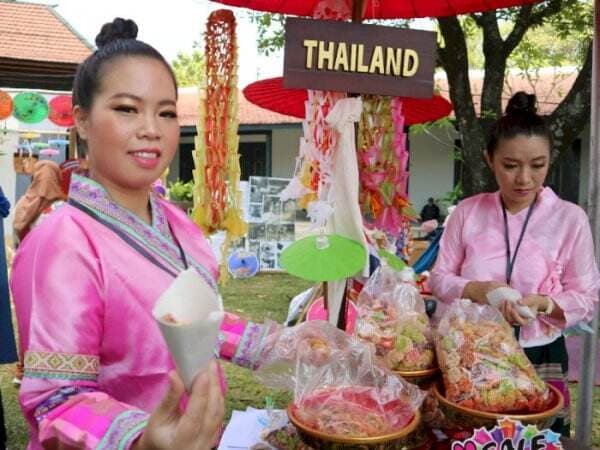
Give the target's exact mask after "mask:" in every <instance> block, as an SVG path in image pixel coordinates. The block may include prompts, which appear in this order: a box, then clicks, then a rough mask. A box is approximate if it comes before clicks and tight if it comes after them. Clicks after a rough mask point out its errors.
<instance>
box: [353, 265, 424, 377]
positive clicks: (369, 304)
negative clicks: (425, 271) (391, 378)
mask: <svg viewBox="0 0 600 450" xmlns="http://www.w3.org/2000/svg"><path fill="white" fill-rule="evenodd" d="M407 280H410V278H409V277H407V276H406V274H404V273H402V272H396V271H394V270H393V269H391V268H390V267H388V266H386V265H382V266H380V267H379V268H378V269H377V270H376V271H375V272H374V273H373V275H372V276H371V278H369V280H368V281H367V283H366V284H365V287H364V288H363V290H362V291H361V293H360V295H359V296H358V301H357V307H358V321H357V325H356V334H357V336H358V337H359V338H361V339H363V340H366V341H369V342H372V343H373V344H374V345H375V348H376V352H377V356H379V357H382V358H383V360H384V361H385V364H386V366H387V367H388V368H389V369H391V370H400V371H416V370H423V369H430V368H432V367H434V366H435V353H434V343H433V333H432V331H431V327H430V325H429V317H427V314H426V312H425V303H424V301H423V299H422V298H421V295H420V294H419V291H418V289H417V288H416V287H415V286H414V285H413V284H412V283H410V282H408V281H407Z"/></svg>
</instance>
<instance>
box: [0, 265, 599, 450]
mask: <svg viewBox="0 0 600 450" xmlns="http://www.w3.org/2000/svg"><path fill="white" fill-rule="evenodd" d="M309 286H310V284H309V283H307V282H306V281H303V280H300V279H298V278H294V277H291V276H289V275H284V274H271V275H264V274H261V275H258V276H256V277H254V278H251V279H249V280H232V281H231V282H230V283H229V284H228V285H227V286H226V287H225V288H224V289H223V291H222V293H223V299H224V302H225V308H226V309H227V310H228V311H231V312H233V313H236V314H239V315H240V316H243V317H246V318H248V319H251V320H254V321H261V322H262V321H264V320H265V319H271V320H274V321H276V322H282V321H283V320H285V317H286V315H287V310H288V304H289V301H290V300H291V299H292V297H293V296H294V295H296V294H297V293H299V292H301V291H302V290H304V289H306V288H307V287H309ZM13 370H14V369H13V366H12V365H7V366H0V389H1V391H2V397H3V402H4V411H5V418H6V421H7V427H8V436H9V437H8V439H9V441H8V446H9V447H10V448H11V449H12V450H21V449H24V448H25V446H26V443H27V439H28V437H27V434H28V433H27V426H26V424H25V421H24V420H23V417H22V415H21V411H20V409H19V406H18V404H17V392H18V391H17V390H16V389H15V388H14V387H13V386H12V382H11V380H12V378H13ZM225 372H226V374H227V382H228V385H229V390H228V392H227V399H226V406H227V418H229V416H230V415H231V411H232V410H233V409H242V410H243V409H246V407H247V406H253V407H256V408H261V407H264V405H265V397H266V396H271V397H273V399H274V401H275V406H276V407H284V406H285V405H287V403H288V402H289V400H290V398H291V396H290V395H289V394H288V393H285V392H274V391H271V390H269V389H266V388H264V387H263V386H262V385H260V384H259V383H258V382H257V381H256V380H255V379H254V378H253V377H252V373H251V372H250V371H248V370H246V369H242V368H239V367H236V366H233V365H231V364H225ZM576 390H577V387H576V386H575V385H574V386H572V389H571V393H572V394H573V398H574V400H573V404H575V402H576V399H575V396H576ZM594 405H595V408H594V417H593V421H594V432H593V438H592V439H593V445H594V446H600V388H599V387H597V388H596V389H595V393H594ZM572 409H573V410H574V405H573V408H572Z"/></svg>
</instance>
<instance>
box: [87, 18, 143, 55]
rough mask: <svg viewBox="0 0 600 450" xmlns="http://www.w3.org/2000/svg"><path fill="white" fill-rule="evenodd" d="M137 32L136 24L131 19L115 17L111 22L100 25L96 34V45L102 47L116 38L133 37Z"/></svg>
mask: <svg viewBox="0 0 600 450" xmlns="http://www.w3.org/2000/svg"><path fill="white" fill-rule="evenodd" d="M137 34H138V26H137V25H136V23H135V22H134V21H133V20H131V19H122V18H121V17H117V18H116V19H115V20H113V21H112V22H108V23H105V24H104V25H102V29H101V30H100V33H98V36H96V46H97V47H98V48H102V47H104V46H105V45H106V44H108V43H109V42H112V41H116V40H117V39H135V38H136V37H137Z"/></svg>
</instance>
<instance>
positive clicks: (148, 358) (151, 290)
mask: <svg viewBox="0 0 600 450" xmlns="http://www.w3.org/2000/svg"><path fill="white" fill-rule="evenodd" d="M136 36H137V26H136V25H135V23H134V22H132V21H130V20H123V19H115V20H114V21H113V22H112V23H109V24H106V25H104V27H103V28H102V31H101V32H100V34H99V35H98V37H97V38H96V44H97V46H98V49H97V50H96V51H95V52H94V53H93V54H92V55H90V56H89V57H88V58H87V59H86V60H85V61H84V62H83V63H82V64H81V65H80V67H79V68H78V71H77V75H76V78H75V82H74V87H73V103H74V105H75V106H74V117H75V119H76V126H77V130H78V133H79V135H80V137H81V138H82V139H83V140H84V141H85V142H86V144H87V147H88V157H89V176H88V177H83V176H80V175H73V179H72V180H71V187H70V192H69V198H68V203H67V204H66V205H65V206H63V207H62V208H60V209H59V210H57V211H56V212H54V213H53V214H51V215H49V216H48V218H47V219H46V220H44V222H43V223H41V224H40V225H39V226H37V227H36V228H35V229H34V230H32V231H31V232H30V233H29V235H28V236H27V239H25V240H24V241H23V243H22V244H21V246H20V248H19V251H18V253H17V255H16V257H15V261H14V264H13V269H12V278H11V288H12V292H13V296H14V299H15V304H16V309H17V318H18V324H19V333H20V337H21V340H20V345H21V351H23V352H24V354H25V376H24V378H23V382H22V385H21V390H20V396H19V398H20V402H21V406H22V408H23V411H24V414H25V416H26V418H27V420H28V421H29V424H30V427H31V441H30V444H29V449H36V450H37V449H41V448H60V449H72V448H85V449H92V448H94V449H109V448H110V449H117V448H119V449H129V448H133V449H137V448H139V449H178V450H185V449H207V448H210V447H211V446H212V445H213V443H214V442H215V436H216V434H217V433H218V431H219V428H220V426H221V423H222V418H223V411H224V406H223V397H222V393H221V386H220V382H219V376H218V370H217V366H216V365H215V364H214V363H211V366H210V368H209V370H207V371H205V372H201V373H200V374H199V375H198V377H197V378H196V380H195V382H194V385H193V388H192V392H191V394H190V395H189V397H188V396H187V394H185V393H184V387H183V383H182V381H181V379H180V377H179V376H178V375H177V374H176V373H175V372H174V368H175V365H174V362H173V360H172V358H171V356H170V354H169V352H168V350H167V347H166V345H165V343H164V341H163V338H162V336H161V334H160V331H159V329H158V327H157V325H156V323H155V321H154V319H153V317H152V314H151V311H152V308H153V305H154V302H155V301H156V300H157V299H158V297H159V296H160V294H161V293H162V292H163V291H164V290H165V289H166V288H167V287H168V286H169V285H170V284H171V282H172V281H173V279H174V277H176V276H177V274H178V273H179V272H180V271H181V270H184V269H185V268H187V267H194V268H195V269H196V270H197V271H198V273H199V274H200V275H201V276H202V277H204V279H205V280H206V281H207V282H208V284H209V285H210V286H212V287H213V288H214V289H216V278H217V264H216V261H215V259H214V256H213V254H212V252H211V249H210V247H209V245H208V244H207V242H206V240H205V238H204V236H203V235H202V233H201V231H200V230H199V229H198V227H197V226H195V225H194V224H193V223H192V222H191V221H190V220H189V219H188V217H187V216H186V215H185V214H184V213H183V212H181V211H180V210H179V209H178V208H177V207H175V206H173V205H171V204H169V203H168V202H167V201H165V200H163V199H162V198H161V197H159V196H158V195H156V193H154V192H153V190H152V189H151V185H152V183H153V182H154V181H155V180H156V179H158V177H159V176H160V174H161V173H163V172H164V170H165V169H166V167H168V166H169V164H170V162H171V159H172V158H173V156H174V155H175V152H176V151H177V146H178V140H179V124H178V121H177V111H176V101H177V85H176V81H175V77H174V75H173V72H172V70H171V69H170V67H169V65H168V63H167V62H166V61H165V60H164V58H163V57H162V56H161V55H160V53H158V52H157V51H156V50H155V49H154V48H153V47H151V46H149V45H147V44H145V43H143V42H141V41H138V40H136ZM271 331H272V329H271V328H270V327H268V326H262V325H259V324H253V323H250V322H246V321H244V320H241V319H239V318H237V317H235V316H233V315H227V317H226V319H225V320H224V322H223V324H222V333H221V335H220V339H219V341H220V345H219V348H218V349H216V353H219V354H220V356H221V357H222V358H225V359H228V360H232V361H233V362H236V363H238V364H240V365H244V366H247V367H254V366H256V364H257V361H258V354H259V351H260V350H261V349H262V347H263V345H262V344H261V343H262V342H263V339H264V338H265V336H267V335H268V334H269V333H270V332H271Z"/></svg>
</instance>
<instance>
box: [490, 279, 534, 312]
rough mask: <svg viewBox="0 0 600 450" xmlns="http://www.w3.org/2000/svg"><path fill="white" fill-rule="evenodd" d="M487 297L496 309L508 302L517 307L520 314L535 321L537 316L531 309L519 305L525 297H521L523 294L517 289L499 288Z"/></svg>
mask: <svg viewBox="0 0 600 450" xmlns="http://www.w3.org/2000/svg"><path fill="white" fill-rule="evenodd" d="M486 297H487V300H488V302H489V304H490V305H492V306H495V307H496V308H499V307H500V305H501V304H502V302H503V301H504V300H507V301H509V302H511V303H512V304H513V305H515V306H516V307H517V311H518V312H519V314H521V315H522V316H525V317H527V318H528V319H535V316H536V314H535V313H534V312H533V311H532V310H531V308H529V307H527V306H524V305H519V303H518V302H519V300H521V298H523V297H521V293H520V292H519V291H517V290H516V289H513V288H507V287H499V288H497V289H494V290H493V291H491V292H488V293H487V295H486Z"/></svg>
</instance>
